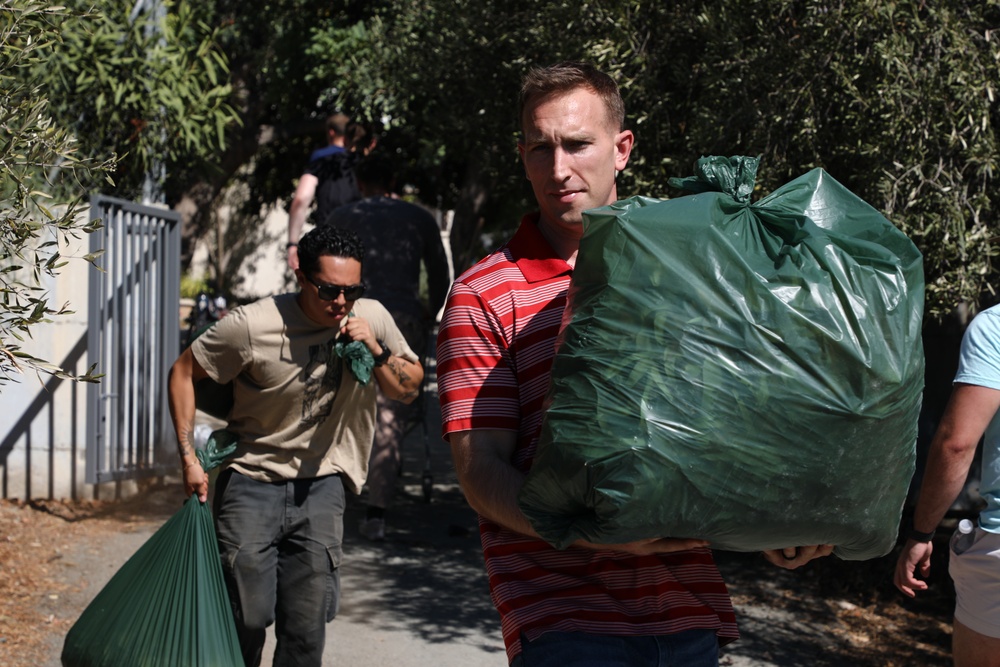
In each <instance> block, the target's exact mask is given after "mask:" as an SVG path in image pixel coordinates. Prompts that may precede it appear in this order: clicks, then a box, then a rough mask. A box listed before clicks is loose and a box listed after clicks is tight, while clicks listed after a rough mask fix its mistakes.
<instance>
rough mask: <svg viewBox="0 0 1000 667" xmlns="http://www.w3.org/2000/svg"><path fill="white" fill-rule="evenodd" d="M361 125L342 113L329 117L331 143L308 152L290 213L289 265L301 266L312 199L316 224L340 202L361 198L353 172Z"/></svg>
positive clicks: (323, 220)
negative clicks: (356, 132)
mask: <svg viewBox="0 0 1000 667" xmlns="http://www.w3.org/2000/svg"><path fill="white" fill-rule="evenodd" d="M357 127H360V126H359V125H358V124H357V123H352V121H351V119H350V118H349V117H348V116H347V115H346V114H342V113H336V114H333V115H332V116H330V117H329V118H327V119H326V134H327V140H328V142H329V143H328V144H327V145H326V146H324V147H323V148H318V149H316V150H314V151H313V152H312V154H311V155H310V156H309V162H308V164H307V165H306V168H305V172H304V173H303V174H302V176H301V177H300V178H299V184H298V186H297V187H296V188H295V195H294V196H293V197H292V206H291V209H290V210H289V213H288V244H287V245H286V250H287V256H288V268H290V269H291V270H293V271H294V270H295V269H297V268H299V254H298V241H299V237H300V236H301V235H302V228H303V226H304V225H305V222H306V218H307V217H308V213H309V210H310V208H311V207H312V204H313V201H314V200H315V202H316V209H315V210H314V211H313V214H312V218H311V221H312V223H313V224H314V225H317V224H321V223H323V222H325V221H326V219H327V217H329V215H330V213H332V212H333V210H334V209H336V208H337V207H338V206H342V205H344V204H347V203H350V202H352V201H356V200H358V199H361V191H360V190H359V189H358V182H357V179H356V178H355V176H354V151H353V150H352V148H353V147H352V145H351V137H352V136H353V134H354V133H353V132H352V130H353V129H354V128H357Z"/></svg>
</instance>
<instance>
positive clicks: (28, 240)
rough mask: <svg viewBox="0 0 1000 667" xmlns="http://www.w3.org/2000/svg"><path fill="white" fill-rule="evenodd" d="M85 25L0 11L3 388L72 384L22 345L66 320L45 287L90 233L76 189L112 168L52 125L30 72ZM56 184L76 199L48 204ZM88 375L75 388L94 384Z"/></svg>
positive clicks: (1, 7)
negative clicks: (38, 376) (41, 377)
mask: <svg viewBox="0 0 1000 667" xmlns="http://www.w3.org/2000/svg"><path fill="white" fill-rule="evenodd" d="M92 18H93V15H91V14H78V13H73V12H69V11H67V10H65V9H63V8H59V7H50V6H49V5H46V4H41V3H35V2H30V1H22V0H2V2H0V384H4V383H6V382H8V381H9V380H11V379H12V378H14V377H15V376H16V375H17V374H19V373H22V372H23V371H24V370H25V369H34V370H38V371H44V372H48V373H52V374H54V375H57V376H60V377H72V376H71V375H69V374H68V373H66V372H64V371H62V370H61V369H59V368H57V367H55V366H53V365H52V364H50V363H48V362H46V361H45V360H44V359H41V358H38V357H34V356H32V355H30V354H28V353H27V352H25V351H24V350H23V349H22V343H23V342H24V340H25V338H26V337H30V335H31V329H32V328H33V327H35V326H37V325H39V324H42V323H44V322H49V321H50V317H52V316H56V315H61V314H64V313H67V312H70V311H68V310H67V306H61V307H59V308H55V309H54V308H51V307H50V306H49V303H48V299H47V297H46V295H45V293H44V290H43V289H42V282H43V279H45V277H47V276H53V275H55V273H56V271H57V270H58V269H59V268H60V267H61V266H63V265H64V264H65V263H66V259H64V258H63V257H62V255H61V254H60V250H59V248H60V244H61V243H62V242H63V241H65V240H67V238H78V237H79V235H80V234H83V233H87V232H90V231H93V229H94V228H93V227H92V226H91V224H90V222H89V221H88V220H86V219H83V218H81V216H80V213H81V211H83V210H84V209H85V208H86V203H85V201H84V198H85V197H86V194H87V193H86V191H85V190H83V189H81V187H80V184H81V183H91V182H93V181H94V180H95V179H97V178H99V177H101V176H104V175H105V174H106V173H107V172H108V171H109V170H111V169H113V168H114V164H115V161H114V159H110V160H106V161H100V160H94V159H88V158H87V157H82V156H81V155H80V151H79V146H78V144H77V142H76V141H75V139H74V137H73V136H72V134H71V133H69V132H68V131H67V130H66V128H64V127H61V126H59V125H58V124H57V123H56V122H55V121H54V120H53V118H52V116H51V113H50V109H49V103H48V100H47V98H46V90H45V88H44V87H43V86H40V85H38V84H37V83H36V81H35V80H34V79H33V78H32V77H31V76H28V75H27V73H28V72H30V71H33V70H34V68H36V67H37V66H39V65H40V63H41V62H43V60H44V58H43V53H44V52H45V51H46V50H47V49H48V48H50V47H52V46H53V45H55V44H57V43H58V41H59V38H60V26H64V25H66V24H67V23H68V22H71V21H78V22H84V21H88V20H91V19H92ZM56 167H58V168H56ZM59 184H64V185H65V186H66V187H65V189H70V190H75V191H76V192H77V193H78V195H77V196H76V197H75V198H73V199H71V200H69V201H68V202H66V203H65V204H62V203H58V202H54V200H53V199H52V197H51V195H50V192H51V191H52V189H53V188H54V187H55V186H57V185H59ZM83 259H84V260H86V261H89V262H93V261H94V260H95V259H96V258H95V257H93V256H90V255H88V256H85V257H83ZM93 371H94V369H93V367H91V368H90V369H89V370H88V371H87V373H85V374H84V375H82V376H79V377H77V378H76V379H80V380H88V381H93V380H95V379H96V377H97V376H95V375H94V374H93Z"/></svg>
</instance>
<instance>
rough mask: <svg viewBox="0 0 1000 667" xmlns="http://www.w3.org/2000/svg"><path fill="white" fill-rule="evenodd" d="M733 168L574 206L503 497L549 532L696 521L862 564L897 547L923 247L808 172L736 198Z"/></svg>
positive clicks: (609, 531) (726, 536) (707, 529)
mask: <svg viewBox="0 0 1000 667" xmlns="http://www.w3.org/2000/svg"><path fill="white" fill-rule="evenodd" d="M727 162H728V163H729V164H730V166H732V165H733V163H732V162H729V161H728V160H727V159H723V160H719V159H715V158H708V159H706V161H705V163H704V164H703V165H701V166H700V169H699V170H700V171H702V172H706V173H707V172H709V171H714V172H719V170H720V169H724V167H725V166H726V163H727ZM735 165H736V166H735V167H734V169H736V173H733V174H730V175H729V176H728V177H723V176H720V175H718V173H716V176H713V177H711V178H709V179H708V180H704V179H701V180H702V182H701V185H699V186H697V187H696V188H695V189H699V188H702V186H705V187H706V188H707V185H706V184H708V185H711V186H712V187H711V188H707V189H705V191H703V192H701V193H700V194H694V195H690V196H684V197H679V198H677V199H672V200H668V201H660V200H655V199H650V198H643V197H633V198H631V199H627V200H624V201H620V202H617V203H615V204H613V205H611V206H608V207H603V208H600V209H596V210H592V211H588V212H586V213H585V214H584V227H585V231H584V235H583V238H582V240H581V244H580V251H579V254H578V257H577V263H576V267H575V270H574V273H573V278H572V281H571V284H570V288H569V295H568V306H567V309H568V312H567V317H566V318H564V321H565V322H567V324H566V326H565V328H564V330H563V332H562V334H561V336H560V341H559V348H558V352H557V355H556V358H555V361H554V363H553V367H552V375H551V384H550V390H549V396H548V399H547V400H548V409H547V412H546V416H545V419H544V422H543V425H542V430H541V434H540V437H539V442H538V447H537V452H536V455H535V458H534V460H533V463H532V467H531V469H530V471H529V473H528V477H527V480H526V483H525V485H524V486H523V489H522V491H521V494H520V497H519V503H520V507H521V509H522V510H523V511H524V513H525V515H526V516H527V517H528V519H529V520H530V521H531V524H532V526H533V527H534V528H535V530H536V531H537V532H538V533H539V535H541V536H542V537H543V538H544V539H546V540H547V541H549V542H550V543H552V544H553V545H555V546H557V547H560V548H563V547H566V546H568V545H569V544H570V543H572V542H573V541H574V540H576V539H581V538H582V539H586V540H588V541H591V542H597V543H605V544H611V543H623V542H630V541H633V540H639V539H647V538H656V537H678V538H702V539H707V540H709V541H710V543H711V546H713V547H714V548H718V549H728V550H735V551H756V550H762V549H772V548H780V547H789V546H801V545H809V544H833V545H835V551H834V553H835V554H837V555H838V556H840V557H841V558H844V559H850V560H861V559H865V558H872V557H877V556H881V555H884V554H885V553H887V552H888V551H889V550H890V549H891V548H892V547H893V546H894V544H895V539H896V531H897V528H898V525H899V520H900V515H901V511H902V506H903V502H904V501H905V498H906V492H907V488H908V485H909V481H910V478H911V476H912V474H913V468H914V460H915V452H914V449H915V441H916V434H917V417H918V414H919V411H920V402H921V394H922V389H923V368H924V361H923V350H922V345H921V337H920V334H921V324H922V317H923V288H924V283H923V268H922V258H921V256H920V253H919V251H918V250H917V248H916V247H915V246H914V245H913V243H912V242H911V241H910V240H909V239H908V238H907V237H906V236H905V235H904V234H903V233H902V232H900V231H899V230H898V229H896V228H895V227H894V226H893V225H892V224H891V223H890V222H889V221H888V220H887V219H885V218H884V217H883V216H882V215H881V214H880V213H878V212H877V211H876V210H875V209H873V208H872V207H871V206H869V205H868V204H866V203H865V202H863V201H862V200H861V199H859V198H858V197H856V196H855V195H853V194H852V193H851V192H849V191H848V190H847V189H846V188H844V187H843V186H842V185H840V184H839V183H837V182H836V181H835V180H834V179H833V178H832V177H831V176H830V175H829V174H828V173H826V172H825V171H823V170H821V169H815V170H813V171H810V172H809V173H807V174H805V175H803V176H801V177H800V178H797V179H795V180H793V181H792V182H790V183H788V184H786V185H784V186H782V187H781V188H779V189H777V190H775V191H774V192H773V193H771V194H770V195H768V196H766V197H764V198H763V199H761V200H760V201H758V202H757V203H749V202H745V201H741V200H740V199H738V198H737V196H735V195H739V194H740V193H741V192H745V191H746V183H745V182H744V181H742V180H741V178H742V177H741V176H740V172H739V169H740V168H742V169H744V170H745V171H744V172H743V173H747V171H746V170H748V169H749V163H748V162H745V161H740V160H737V161H736V162H735ZM741 165H742V166H741ZM686 182H687V183H688V184H690V183H691V181H686ZM719 184H722V185H721V186H720V185H719ZM740 184H742V187H740ZM716 187H725V188H726V189H727V190H729V191H728V192H719V191H714V190H713V189H712V188H716ZM703 189H704V188H703Z"/></svg>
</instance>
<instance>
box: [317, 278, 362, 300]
mask: <svg viewBox="0 0 1000 667" xmlns="http://www.w3.org/2000/svg"><path fill="white" fill-rule="evenodd" d="M303 275H305V276H306V280H308V281H309V282H311V283H312V284H313V285H315V286H316V291H317V292H318V293H319V298H320V299H322V300H323V301H336V299H337V297H338V296H340V295H341V293H343V295H344V299H346V300H347V301H357V300H358V299H360V298H361V295H362V294H364V293H365V284H364V283H361V284H359V285H346V286H345V285H327V284H325V283H318V282H316V281H315V280H313V279H312V278H310V277H309V276H308V275H306V274H305V273H303Z"/></svg>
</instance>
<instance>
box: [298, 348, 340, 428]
mask: <svg viewBox="0 0 1000 667" xmlns="http://www.w3.org/2000/svg"><path fill="white" fill-rule="evenodd" d="M336 342H337V341H336V339H334V338H331V339H330V340H328V341H327V342H326V343H324V344H322V345H310V346H309V363H308V364H306V367H305V369H304V370H303V371H302V382H303V384H305V387H306V388H305V391H304V392H303V395H302V419H301V424H302V425H303V426H313V425H315V424H320V423H322V422H323V420H324V419H326V418H327V417H328V416H330V412H331V411H332V410H333V399H334V398H335V397H336V395H337V388H338V387H340V380H341V377H342V376H343V373H344V360H343V359H341V358H340V357H338V356H337V355H336V354H334V352H333V347H334V345H336Z"/></svg>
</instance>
